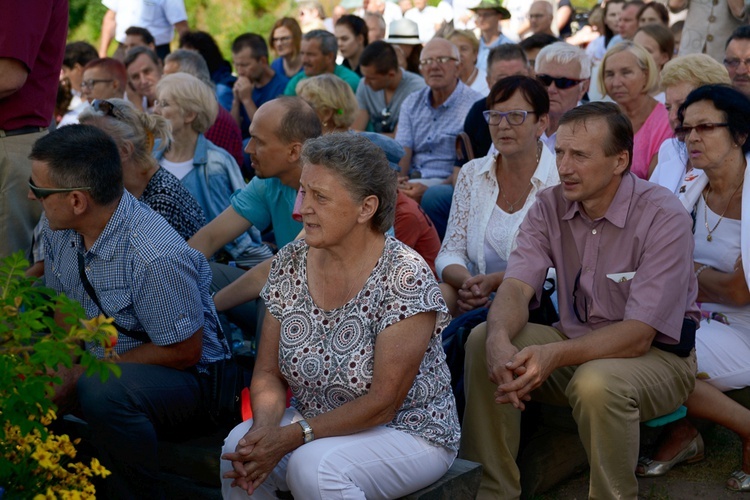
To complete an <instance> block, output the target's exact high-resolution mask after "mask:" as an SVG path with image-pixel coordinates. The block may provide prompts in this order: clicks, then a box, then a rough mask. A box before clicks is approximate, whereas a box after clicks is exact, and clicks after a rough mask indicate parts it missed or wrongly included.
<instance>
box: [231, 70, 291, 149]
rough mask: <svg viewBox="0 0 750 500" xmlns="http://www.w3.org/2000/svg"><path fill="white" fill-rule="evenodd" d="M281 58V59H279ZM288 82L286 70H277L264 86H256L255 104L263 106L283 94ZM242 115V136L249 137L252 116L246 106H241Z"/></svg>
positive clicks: (254, 93) (254, 92)
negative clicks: (248, 113)
mask: <svg viewBox="0 0 750 500" xmlns="http://www.w3.org/2000/svg"><path fill="white" fill-rule="evenodd" d="M280 60H281V59H279V61H280ZM287 83H289V78H287V77H286V75H284V71H283V70H282V72H281V73H279V72H278V71H277V72H276V74H275V75H273V78H271V81H270V82H268V83H267V84H265V85H263V86H262V87H255V88H254V89H253V102H254V103H255V106H257V107H261V106H262V105H264V104H265V103H267V102H268V101H272V100H274V99H276V98H277V97H279V96H280V95H283V94H284V89H285V88H286V84H287ZM240 116H241V117H242V124H241V125H240V130H241V131H242V138H243V139H247V138H248V137H250V132H248V128H249V127H250V117H249V116H248V115H247V111H245V106H240Z"/></svg>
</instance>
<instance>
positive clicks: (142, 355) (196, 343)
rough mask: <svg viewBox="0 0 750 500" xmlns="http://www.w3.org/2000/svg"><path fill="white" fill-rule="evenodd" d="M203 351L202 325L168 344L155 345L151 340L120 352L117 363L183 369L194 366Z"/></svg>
mask: <svg viewBox="0 0 750 500" xmlns="http://www.w3.org/2000/svg"><path fill="white" fill-rule="evenodd" d="M202 352H203V327H201V328H199V329H198V331H196V332H195V333H194V334H193V335H192V336H190V338H188V339H186V340H183V341H182V342H178V343H176V344H170V345H164V346H160V345H155V344H154V343H153V342H150V343H148V344H141V345H139V346H138V347H134V348H133V349H130V350H129V351H128V352H126V353H124V354H121V355H120V357H119V359H118V362H119V363H142V364H147V365H159V366H166V367H167V368H175V369H177V370H185V369H187V368H190V367H191V366H195V364H196V363H198V361H200V359H201V353H202Z"/></svg>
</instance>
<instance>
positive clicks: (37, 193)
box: [29, 177, 91, 200]
mask: <svg viewBox="0 0 750 500" xmlns="http://www.w3.org/2000/svg"><path fill="white" fill-rule="evenodd" d="M29 189H31V192H32V193H34V198H36V199H37V200H41V199H42V198H46V197H47V196H49V195H52V194H56V193H72V192H73V191H90V190H91V188H90V187H75V188H41V187H38V186H37V185H36V184H34V181H32V180H31V177H29Z"/></svg>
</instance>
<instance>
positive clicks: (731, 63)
mask: <svg viewBox="0 0 750 500" xmlns="http://www.w3.org/2000/svg"><path fill="white" fill-rule="evenodd" d="M740 64H744V65H745V67H746V68H750V59H735V58H732V59H724V66H726V67H727V68H732V69H737V68H738V67H739V65H740Z"/></svg>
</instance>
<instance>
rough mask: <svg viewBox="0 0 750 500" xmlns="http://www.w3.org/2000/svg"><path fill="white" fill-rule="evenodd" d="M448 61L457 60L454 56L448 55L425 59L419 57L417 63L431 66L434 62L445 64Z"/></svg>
mask: <svg viewBox="0 0 750 500" xmlns="http://www.w3.org/2000/svg"><path fill="white" fill-rule="evenodd" d="M450 61H456V62H458V59H456V58H455V57H449V56H440V57H428V58H427V59H420V60H419V65H420V66H432V65H433V64H435V63H437V64H447V63H448V62H450Z"/></svg>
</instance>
